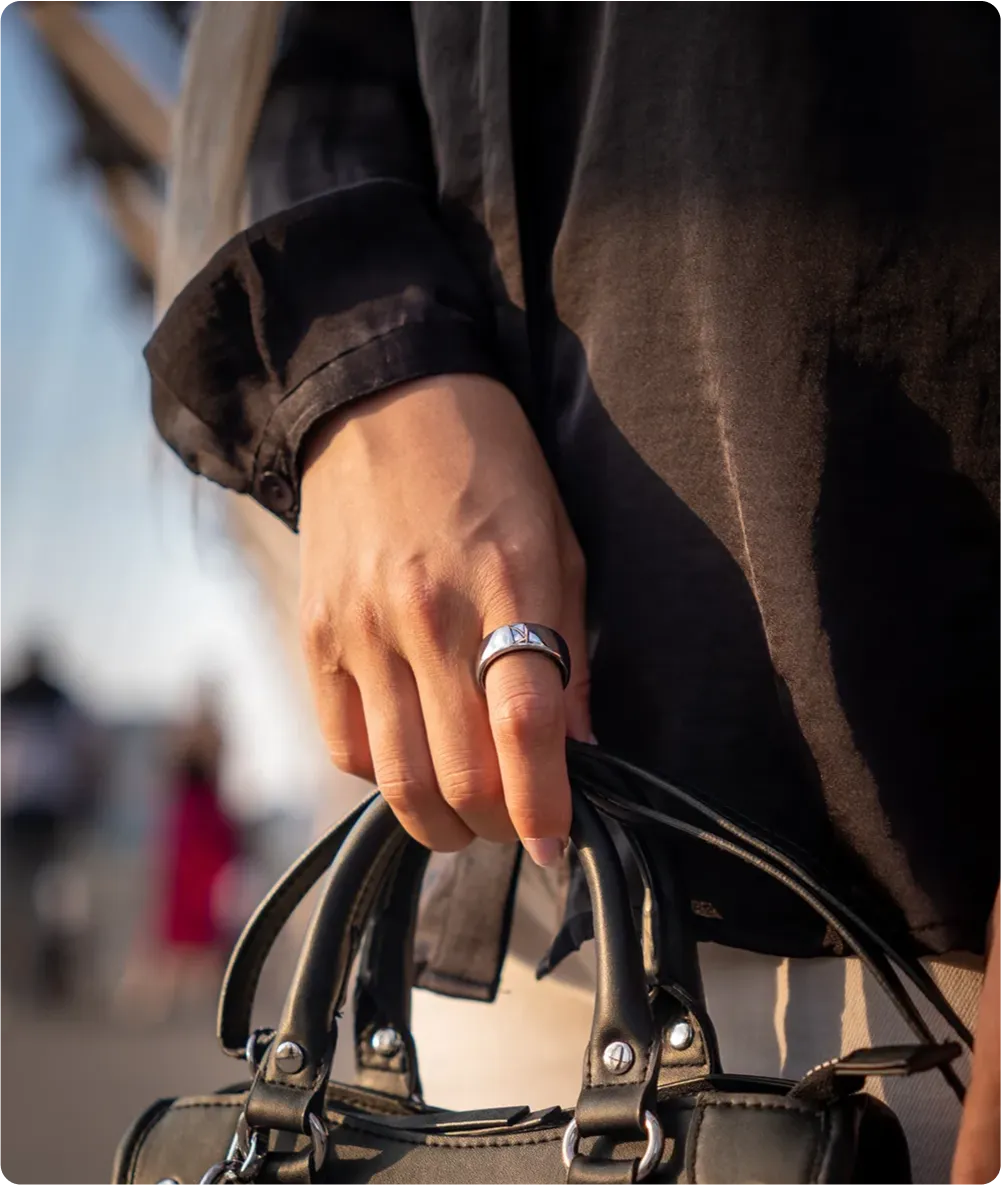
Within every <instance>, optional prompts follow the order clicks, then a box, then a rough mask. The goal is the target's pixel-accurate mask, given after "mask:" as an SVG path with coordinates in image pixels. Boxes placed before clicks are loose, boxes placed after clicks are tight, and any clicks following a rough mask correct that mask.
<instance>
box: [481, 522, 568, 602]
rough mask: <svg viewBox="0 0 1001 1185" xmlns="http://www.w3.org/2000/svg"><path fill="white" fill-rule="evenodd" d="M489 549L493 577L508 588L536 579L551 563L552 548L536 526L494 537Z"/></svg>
mask: <svg viewBox="0 0 1001 1185" xmlns="http://www.w3.org/2000/svg"><path fill="white" fill-rule="evenodd" d="M491 550H492V554H491V557H490V568H491V569H492V573H493V579H494V580H495V581H496V582H498V583H500V584H503V585H506V586H507V587H509V588H515V589H517V588H520V587H521V586H523V585H524V584H525V583H526V582H529V581H533V580H536V579H538V576H539V574H540V572H544V571H545V570H546V569H547V568H548V567H549V566H551V558H552V553H553V549H552V547H551V545H550V541H549V539H548V538H547V535H546V532H545V531H543V530H542V529H541V527H539V526H535V527H531V528H529V529H527V530H525V531H522V532H519V534H517V535H511V536H508V537H507V538H505V539H501V540H497V541H496V542H495V543H494V544H493V545H492V549H491Z"/></svg>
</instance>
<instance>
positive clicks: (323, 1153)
mask: <svg viewBox="0 0 1001 1185" xmlns="http://www.w3.org/2000/svg"><path fill="white" fill-rule="evenodd" d="M309 1135H310V1139H311V1140H312V1141H313V1172H314V1173H318V1172H319V1171H320V1169H322V1168H323V1165H324V1163H325V1161H326V1159H327V1125H326V1124H325V1123H324V1122H323V1120H322V1119H320V1117H319V1116H318V1115H314V1114H313V1112H312V1111H310V1113H309Z"/></svg>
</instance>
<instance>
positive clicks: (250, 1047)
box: [243, 1029, 275, 1070]
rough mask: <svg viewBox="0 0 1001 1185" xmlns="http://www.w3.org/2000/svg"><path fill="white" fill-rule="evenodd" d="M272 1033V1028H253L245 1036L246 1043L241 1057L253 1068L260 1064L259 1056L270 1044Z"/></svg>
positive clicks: (261, 1055)
mask: <svg viewBox="0 0 1001 1185" xmlns="http://www.w3.org/2000/svg"><path fill="white" fill-rule="evenodd" d="M274 1035H275V1031H274V1029H254V1031H253V1032H252V1033H251V1034H250V1036H249V1037H248V1038H247V1044H246V1046H245V1047H244V1050H243V1058H244V1061H246V1062H247V1064H248V1065H250V1066H252V1067H253V1069H255V1070H256V1069H257V1067H258V1066H259V1065H260V1064H261V1058H262V1057H263V1056H264V1054H265V1051H266V1050H267V1048H268V1046H269V1045H270V1044H271V1041H272V1039H273V1038H274Z"/></svg>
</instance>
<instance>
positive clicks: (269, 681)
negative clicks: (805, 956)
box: [0, 3, 319, 806]
mask: <svg viewBox="0 0 1001 1185" xmlns="http://www.w3.org/2000/svg"><path fill="white" fill-rule="evenodd" d="M19 9H20V5H17V4H15V5H10V6H8V7H7V8H5V9H4V11H3V14H2V17H0V177H2V191H0V253H2V273H0V302H2V304H0V333H2V339H0V399H2V404H0V406H2V434H0V459H2V464H0V514H2V547H3V552H2V564H3V566H2V601H0V630H2V651H3V667H4V672H5V674H6V673H7V672H9V671H10V670H11V669H12V667H13V666H14V664H16V661H17V659H18V657H19V654H20V652H21V651H22V650H23V647H24V644H25V641H26V640H27V639H28V638H30V637H35V636H37V635H39V634H44V635H45V636H46V637H48V638H49V639H50V640H51V641H52V642H53V644H54V647H55V651H56V654H57V657H58V659H59V662H60V666H61V670H63V671H64V672H65V675H66V681H67V682H68V683H69V684H70V685H71V687H72V688H74V689H76V690H78V691H79V692H80V694H81V695H82V696H84V697H85V698H86V700H87V702H89V703H90V704H91V706H92V707H94V708H95V709H96V710H97V711H98V712H99V713H101V714H103V715H105V716H111V717H128V718H134V717H137V716H142V715H144V714H150V713H163V712H176V711H180V710H183V709H184V707H185V706H186V705H187V704H188V703H189V702H190V700H191V695H192V690H193V688H195V687H196V685H197V683H198V681H199V679H200V678H201V677H209V678H211V679H214V680H216V681H217V682H218V683H219V685H220V688H221V691H222V695H223V700H224V703H225V705H226V709H227V715H228V718H229V721H230V725H231V767H232V768H231V773H232V776H231V779H230V781H231V787H232V790H233V792H234V794H236V795H238V796H240V797H241V798H242V799H243V801H244V802H245V803H246V804H247V805H248V806H253V805H257V804H261V805H264V804H267V805H271V804H274V803H277V802H279V801H289V800H298V799H301V798H302V797H304V796H308V795H309V794H310V793H311V791H314V790H315V788H316V783H317V780H318V777H319V771H318V767H317V763H316V747H315V734H314V726H313V724H312V719H311V716H310V714H309V712H308V710H304V706H303V705H302V703H301V701H299V700H298V699H297V694H296V691H295V689H294V688H293V686H292V683H291V680H290V679H289V677H288V675H287V673H286V671H285V669H284V667H283V658H282V655H281V651H280V648H279V645H278V642H277V640H276V638H275V636H274V632H273V630H272V628H271V626H270V622H269V620H268V615H267V610H266V607H265V606H264V605H263V604H262V602H261V599H260V597H259V595H258V592H257V589H256V587H255V585H254V582H253V580H252V579H251V578H250V576H249V574H248V573H247V571H246V570H245V569H244V567H243V565H242V561H241V560H240V557H239V555H238V554H237V553H235V551H234V550H233V548H232V547H231V546H230V545H229V544H228V542H227V541H226V540H225V538H224V537H223V535H222V532H221V531H220V529H219V526H218V507H217V498H216V496H215V493H214V491H213V490H211V488H210V487H209V486H208V484H207V483H201V482H198V483H196V482H194V481H193V480H192V479H191V478H190V477H189V476H188V474H187V472H186V471H185V470H184V468H183V466H182V465H181V464H180V462H179V461H177V460H176V458H175V457H174V456H173V454H172V453H170V452H169V451H168V450H167V449H166V448H165V447H164V446H163V445H162V444H161V443H160V442H159V440H158V439H157V438H156V436H155V433H154V430H153V427H152V422H151V419H150V415H149V410H148V384H147V377H146V371H145V367H144V365H143V361H142V357H141V353H140V351H141V349H142V346H143V344H144V342H145V340H146V338H147V337H148V335H149V331H150V324H149V320H148V318H149V312H148V310H147V309H146V308H144V307H143V305H142V304H140V303H137V302H135V301H134V300H133V298H132V295H131V293H130V290H129V287H128V283H127V278H126V272H125V267H124V264H123V257H122V254H121V252H120V251H119V249H118V247H117V245H116V243H115V240H114V238H113V235H112V232H111V230H110V228H109V226H108V224H107V223H106V221H105V217H104V214H103V208H102V205H101V200H100V188H99V182H98V181H97V180H96V179H95V178H94V177H92V176H91V175H90V174H89V173H88V172H87V171H86V170H82V171H80V170H77V171H72V170H70V168H69V167H68V164H67V158H68V156H69V148H70V143H71V140H72V134H73V122H72V120H73V111H72V107H71V106H70V103H69V100H68V99H67V98H66V97H65V95H64V93H63V92H62V90H61V88H60V84H59V81H58V79H57V78H55V77H54V76H53V75H52V74H51V72H50V70H49V68H48V66H47V64H46V61H45V58H44V56H43V54H42V53H41V52H40V49H39V44H38V41H37V39H36V37H35V34H34V32H33V30H32V29H31V28H30V27H29V26H28V24H27V22H26V20H25V19H24V17H23V16H22V14H21V12H20V11H19ZM87 11H88V15H90V16H91V17H92V19H94V20H95V21H96V22H97V23H98V24H100V25H101V26H102V28H104V29H105V30H106V31H107V32H108V33H109V35H111V36H112V37H113V38H114V40H115V41H116V42H118V43H119V44H120V45H121V46H122V47H123V48H125V49H126V51H127V54H128V56H129V57H130V58H131V59H132V60H133V61H134V62H135V64H136V65H137V66H138V67H139V68H140V72H141V73H142V75H143V76H144V77H145V78H147V79H150V80H152V81H155V82H156V83H157V86H158V89H159V90H160V91H161V92H163V93H164V94H165V95H169V94H170V93H171V92H172V91H173V90H174V89H176V79H177V73H178V61H177V57H178V55H177V52H176V50H174V49H173V47H172V45H171V41H170V37H169V36H168V34H167V33H166V31H165V30H164V29H162V28H161V27H160V26H159V25H158V23H157V21H156V13H155V11H154V10H153V9H152V6H147V5H144V4H141V3H119V4H97V5H93V6H88V9H87ZM196 486H198V487H200V488H199V493H198V495H197V497H196V495H195V492H194V491H195V488H196Z"/></svg>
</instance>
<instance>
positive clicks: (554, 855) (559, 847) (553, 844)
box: [521, 839, 567, 868]
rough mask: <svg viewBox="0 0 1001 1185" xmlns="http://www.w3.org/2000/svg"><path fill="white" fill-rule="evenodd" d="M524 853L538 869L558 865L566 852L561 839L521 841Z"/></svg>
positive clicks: (564, 844)
mask: <svg viewBox="0 0 1001 1185" xmlns="http://www.w3.org/2000/svg"><path fill="white" fill-rule="evenodd" d="M521 842H522V843H523V844H524V845H525V851H526V852H528V854H529V855H530V856H531V857H532V859H533V860H534V861H535V863H536V864H538V865H539V867H540V868H551V867H552V866H553V865H554V864H559V862H560V861H561V860H562V859H563V853H564V852H565V851H566V846H567V845H566V843H565V842H564V841H563V840H562V839H523V840H522V841H521Z"/></svg>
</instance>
